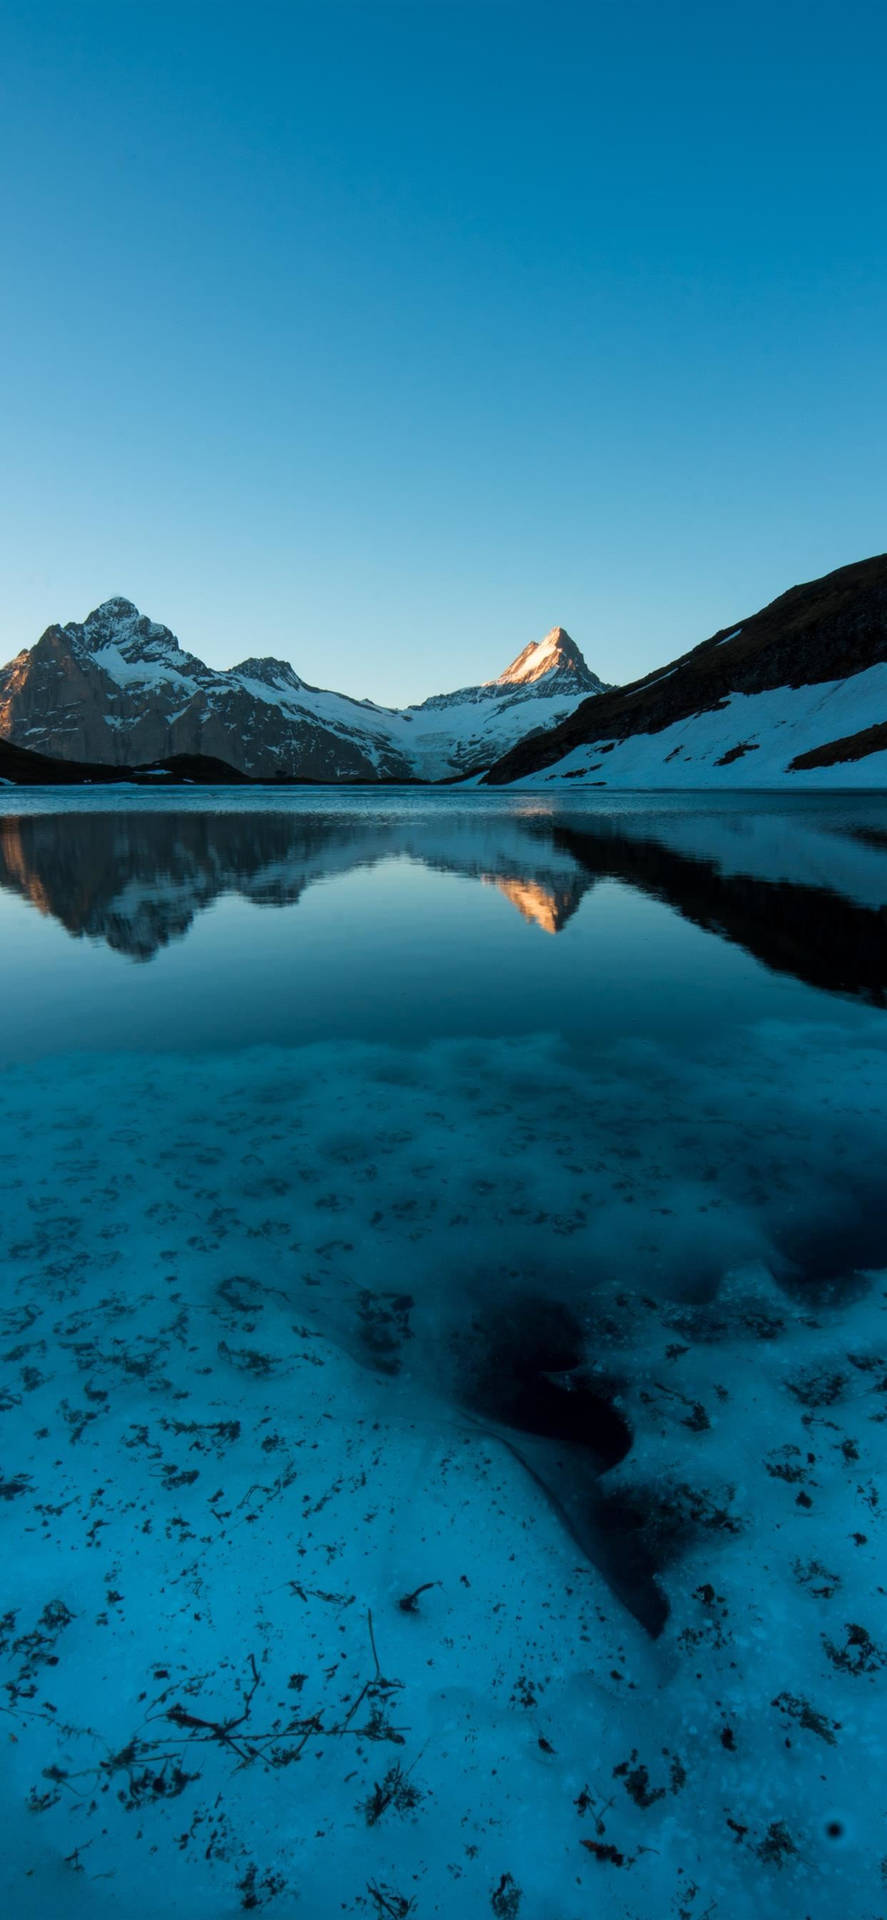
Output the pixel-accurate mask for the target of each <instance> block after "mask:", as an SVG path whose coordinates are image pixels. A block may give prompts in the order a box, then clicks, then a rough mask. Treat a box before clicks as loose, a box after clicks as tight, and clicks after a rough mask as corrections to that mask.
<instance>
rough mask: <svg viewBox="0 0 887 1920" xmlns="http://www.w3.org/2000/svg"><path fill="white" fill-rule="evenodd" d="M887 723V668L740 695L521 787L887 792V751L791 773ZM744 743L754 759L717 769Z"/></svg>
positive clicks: (604, 746)
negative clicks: (794, 763) (823, 750)
mask: <svg viewBox="0 0 887 1920" xmlns="http://www.w3.org/2000/svg"><path fill="white" fill-rule="evenodd" d="M884 719H887V663H883V662H882V663H879V664H878V665H877V666H874V667H869V668H868V669H867V670H866V672H864V673H857V674H853V675H851V676H850V677H849V678H847V679H845V680H827V681H822V682H819V683H817V684H816V685H814V686H804V687H775V688H771V689H770V690H769V691H767V692H766V693H754V694H744V693H734V694H731V695H730V697H729V699H728V700H727V702H726V703H725V705H724V706H723V707H721V708H718V709H716V710H715V711H712V712H709V713H698V714H694V715H693V716H691V718H689V719H687V720H677V721H675V722H674V724H673V725H672V726H670V727H665V728H663V729H662V731H661V732H660V733H640V734H634V735H632V736H631V737H630V738H629V739H627V740H624V741H613V740H609V741H607V740H601V741H598V740H595V741H591V742H589V743H588V744H587V745H583V746H581V747H576V748H574V749H573V750H572V752H570V753H569V754H566V755H565V756H564V758H563V759H562V760H559V761H558V762H557V763H556V764H555V765H554V766H551V767H545V768H542V769H540V771H539V772H538V773H535V774H532V775H529V776H526V777H525V778H524V779H522V780H519V781H515V782H514V785H515V786H516V787H518V788H522V787H537V786H548V785H550V784H557V783H558V782H560V781H562V780H564V779H566V780H567V781H569V783H570V785H573V786H579V785H580V783H581V782H582V781H584V780H587V781H588V782H589V783H590V784H591V783H593V784H595V785H597V786H607V787H613V788H620V789H625V788H638V789H664V788H671V787H675V788H700V787H724V788H733V789H738V788H742V789H749V788H754V787H760V788H774V787H785V788H790V789H791V790H792V791H794V792H803V791H804V790H806V789H809V788H814V789H816V788H830V787H831V788H842V787H854V788H866V787H868V788H872V787H874V788H882V787H887V752H880V753H873V754H869V755H867V756H866V758H865V759H863V760H855V761H840V762H838V763H836V764H835V765H834V766H831V767H815V768H811V769H809V770H807V771H803V772H794V773H790V772H789V771H788V767H789V762H790V761H791V760H793V759H794V758H795V756H796V755H798V754H802V753H807V752H809V751H810V750H811V749H812V748H815V747H819V746H825V745H826V744H827V743H828V742H829V741H832V740H838V739H843V738H844V737H845V736H846V735H849V734H853V733H858V732H861V731H862V730H863V729H864V728H866V727H870V726H872V725H873V724H874V723H875V722H876V721H880V720H884ZM741 744H746V745H747V746H748V747H749V749H750V751H748V752H746V753H743V754H742V755H740V756H739V757H738V758H737V759H735V760H733V761H731V762H730V763H729V764H728V765H727V766H719V765H718V764H717V763H718V761H719V760H720V759H721V758H722V756H723V755H724V754H726V753H730V752H732V750H733V748H734V747H736V746H738V745H741Z"/></svg>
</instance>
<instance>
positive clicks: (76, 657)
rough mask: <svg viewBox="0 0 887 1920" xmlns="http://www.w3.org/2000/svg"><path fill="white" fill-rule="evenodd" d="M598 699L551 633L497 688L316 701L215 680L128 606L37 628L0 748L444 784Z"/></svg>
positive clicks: (1, 692) (6, 673) (290, 678)
mask: <svg viewBox="0 0 887 1920" xmlns="http://www.w3.org/2000/svg"><path fill="white" fill-rule="evenodd" d="M601 691H603V682H602V681H600V680H599V679H598V678H597V675H596V674H594V673H592V672H591V670H590V668H589V667H588V666H587V665H586V662H585V660H584V659H583V657H582V654H581V652H580V651H579V648H578V647H577V646H576V644H575V642H574V641H572V640H571V639H570V636H569V634H567V633H566V632H565V630H564V629H563V628H562V627H555V628H553V629H552V631H551V633H549V634H547V635H546V636H545V639H544V640H543V641H541V642H538V643H532V644H531V645H530V646H529V647H526V648H524V650H523V652H522V653H520V654H519V655H518V657H517V659H516V660H515V661H513V662H512V664H511V666H510V667H508V668H506V670H505V672H504V673H503V674H502V675H500V676H499V677H498V678H497V679H495V680H491V681H486V682H483V683H480V684H479V685H477V686H473V687H463V688H461V689H459V690H457V691H456V692H454V693H449V694H439V695H434V696H432V697H431V698H430V699H429V700H426V701H424V702H422V703H421V704H418V705H416V706H412V707H407V708H404V709H395V708H388V707H381V706H377V705H375V703H374V702H373V701H370V700H355V699H352V698H351V697H350V696H348V695H347V694H340V693H333V692H328V691H326V690H324V689H322V688H318V687H314V686H311V685H309V683H308V682H307V681H305V680H303V679H302V678H301V677H300V675H299V674H298V673H297V672H296V671H295V669H294V668H293V667H292V666H291V665H290V663H289V662H288V661H286V660H280V659H275V658H273V657H270V656H269V657H262V658H259V657H256V656H250V657H249V658H247V659H244V660H242V661H241V662H240V663H239V665H237V666H235V667H231V668H228V669H226V670H224V671H220V670H218V669H216V668H213V667H208V666H206V665H205V663H204V662H203V661H202V660H199V659H198V658H197V656H196V655H195V654H192V653H188V652H186V651H185V649H184V648H183V647H182V646H180V644H179V641H178V640H177V638H176V636H175V634H173V633H172V632H171V631H170V629H169V628H168V627H164V626H161V625H158V624H157V623H156V622H155V621H153V620H150V619H149V618H148V617H147V616H146V615H144V614H141V613H140V612H139V610H138V608H137V607H135V606H134V605H133V603H132V602H131V601H129V600H124V599H121V598H117V599H112V600H107V601H105V602H104V603H103V604H102V605H101V606H100V607H97V608H96V609H95V610H94V612H92V613H91V614H89V616H88V617H87V619H86V620H85V621H83V622H82V624H81V623H78V622H76V621H72V622H70V623H69V624H68V625H66V626H52V627H48V628H47V630H46V632H45V633H44V634H43V635H42V637H41V638H40V640H38V641H37V643H36V645H35V646H33V647H31V648H27V649H25V650H24V651H23V652H22V653H20V654H18V656H17V657H16V658H15V659H14V660H12V661H11V662H10V663H9V665H8V666H6V667H5V668H3V669H2V670H0V738H3V737H5V738H6V739H7V740H8V741H10V742H11V743H12V744H13V745H14V746H16V747H21V748H27V749H29V750H31V751H32V752H37V753H42V754H48V755H50V756H54V757H58V758H61V759H64V760H69V761H70V760H77V761H81V762H86V763H89V762H95V763H99V764H104V765H112V766H119V767H132V766H136V765H144V764H146V763H155V764H156V763H158V762H160V761H161V760H162V759H163V758H165V757H168V756H182V755H190V756H194V755H199V756H203V757H207V756H208V757H210V758H214V759H216V760H219V761H224V762H227V763H228V764H229V765H230V766H233V767H234V768H235V769H236V770H237V771H238V772H240V773H242V774H247V775H249V776H250V777H251V778H253V779H275V778H280V777H283V778H304V779H315V780H372V781H376V780H412V779H417V778H418V779H427V780H447V779H454V778H459V777H464V776H465V775H468V774H471V773H472V772H476V771H479V770H481V769H482V768H484V767H487V766H489V765H490V764H491V762H492V761H494V760H496V759H498V758H499V757H500V755H501V754H502V753H503V752H504V751H506V750H507V749H508V748H509V747H511V746H513V745H514V743H515V741H516V740H518V739H520V738H522V737H524V736H525V735H526V734H527V733H528V732H533V731H538V730H539V729H540V728H543V727H546V726H550V725H552V724H556V723H557V722H558V721H560V720H562V719H564V718H565V717H566V716H567V714H569V713H570V712H571V711H572V709H573V707H575V706H576V705H577V704H578V702H579V701H580V700H582V699H584V698H587V697H588V696H589V695H595V694H597V693H599V692H601Z"/></svg>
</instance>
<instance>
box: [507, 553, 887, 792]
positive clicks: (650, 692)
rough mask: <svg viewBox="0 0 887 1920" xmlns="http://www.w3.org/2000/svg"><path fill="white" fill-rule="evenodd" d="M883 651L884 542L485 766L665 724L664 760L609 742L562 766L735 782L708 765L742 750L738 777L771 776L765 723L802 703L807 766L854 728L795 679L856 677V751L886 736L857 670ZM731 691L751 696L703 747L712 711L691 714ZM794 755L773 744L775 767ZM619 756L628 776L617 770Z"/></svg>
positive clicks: (516, 773)
mask: <svg viewBox="0 0 887 1920" xmlns="http://www.w3.org/2000/svg"><path fill="white" fill-rule="evenodd" d="M884 662H887V554H880V555H877V556H876V557H875V558H873V559H871V560H861V561H859V562H857V563H856V564H855V565H853V566H849V567H840V568H839V569H838V570H837V571H836V572H835V573H829V574H826V575H825V576H824V577H823V578H822V579H820V580H813V581H809V582H808V583H807V584H806V585H804V586H799V587H792V588H791V589H790V591H789V592H788V593H784V594H782V595H780V597H779V599H778V600H774V601H772V602H771V603H770V605H769V606H767V607H764V608H763V609H762V611H761V612H760V613H756V614H753V615H751V616H750V617H749V618H747V619H745V620H743V621H741V622H736V621H734V622H733V623H732V626H731V627H723V628H721V629H720V631H719V632H718V633H716V634H713V635H712V637H711V639H710V640H704V641H703V642H702V645H701V646H698V647H694V648H693V650H692V651H691V652H690V653H685V654H682V655H681V657H680V658H679V659H678V660H676V661H673V662H671V663H670V664H668V665H667V666H665V667H661V668H658V669H657V670H656V672H655V673H650V674H647V675H645V677H644V678H643V679H642V680H637V681H635V682H634V683H633V684H632V685H630V686H627V687H616V688H610V689H609V690H608V691H606V692H605V693H604V695H603V696H602V698H600V699H597V700H594V701H589V700H586V701H583V702H582V704H581V705H580V706H578V707H577V708H576V709H575V710H574V711H573V713H571V714H569V715H568V716H567V718H566V719H565V720H564V721H562V722H561V723H560V724H559V725H558V726H556V727H553V728H551V729H550V730H549V731H548V732H547V733H546V734H545V735H544V737H542V738H539V739H525V740H523V741H521V742H518V744H517V745H516V746H515V747H513V748H512V749H511V750H510V751H509V752H508V753H507V754H505V755H504V756H503V758H502V759H501V760H500V761H499V763H498V764H497V765H496V766H495V767H494V768H493V769H492V770H491V772H490V774H489V775H488V778H489V780H490V782H491V784H494V785H499V784H502V783H505V782H508V781H512V780H518V779H523V778H527V777H529V776H532V775H534V774H538V773H540V772H542V771H543V770H544V769H547V768H556V767H557V766H558V764H559V763H560V762H561V761H563V760H565V759H566V757H567V756H568V755H570V754H573V753H574V752H575V751H576V749H577V748H579V747H582V746H585V745H588V746H589V747H592V748H593V747H594V743H596V742H600V743H605V744H602V745H601V746H599V747H597V749H596V752H598V753H599V752H603V753H605V754H607V753H614V748H617V749H620V750H621V749H622V748H623V746H624V744H625V743H626V742H628V741H632V742H634V743H635V744H636V746H637V745H639V743H640V742H641V740H642V738H644V737H647V736H652V735H657V734H661V733H664V732H665V731H666V730H667V729H672V730H673V733H674V739H673V741H672V740H671V739H670V740H669V743H668V748H667V750H666V751H667V753H668V756H669V757H668V761H667V762H666V761H665V753H663V754H661V755H659V756H658V759H657V756H655V755H653V754H650V755H647V756H646V757H645V756H644V755H643V754H642V753H639V752H635V753H634V754H633V756H631V758H630V762H629V756H627V755H626V754H623V753H622V752H621V751H617V752H615V753H614V757H613V760H612V761H606V760H605V761H601V762H599V763H598V764H597V765H595V766H591V765H588V766H585V765H583V766H575V767H574V766H571V767H570V768H569V769H568V771H567V773H566V776H565V777H567V778H570V779H577V778H578V779H582V778H584V776H585V775H586V773H587V774H588V775H589V776H590V780H589V783H590V784H592V783H593V784H595V785H597V786H608V785H611V784H631V785H639V786H651V785H652V786H655V785H673V784H682V785H685V786H694V785H697V786H698V785H719V784H732V781H733V776H732V775H731V776H730V778H729V779H728V778H727V776H726V775H721V776H717V775H714V774H713V769H714V768H730V767H732V766H733V765H734V764H735V763H736V762H747V761H748V756H752V758H751V762H750V764H749V766H748V771H747V772H746V769H745V766H743V775H742V777H743V780H744V781H745V782H746V784H747V783H748V781H749V780H751V781H752V782H759V783H760V784H761V785H768V784H771V780H772V773H773V771H774V767H773V765H772V764H771V763H770V762H769V760H768V765H767V769H766V771H764V752H765V751H766V748H767V745H768V739H767V732H768V730H769V732H770V733H773V732H774V731H777V730H778V729H780V728H782V727H784V726H785V724H786V723H787V722H789V723H790V722H791V720H792V717H793V716H794V715H796V714H798V713H800V712H801V711H802V710H803V711H804V712H806V711H807V710H809V712H810V728H811V732H810V738H809V742H808V740H807V739H804V740H803V743H802V744H803V747H804V748H805V749H806V748H807V747H808V745H809V748H811V749H814V750H816V752H817V755H818V757H817V760H816V761H815V762H814V761H812V760H811V761H810V762H809V764H810V765H811V766H813V765H814V764H815V765H826V764H830V762H829V760H828V757H827V756H826V757H823V756H822V752H821V750H822V749H823V748H824V747H825V746H826V745H827V744H828V742H829V740H830V738H831V739H833V740H834V741H835V742H836V743H837V744H838V745H839V746H840V747H843V746H844V745H845V744H846V738H845V737H846V736H847V735H849V734H850V728H849V727H848V726H847V725H846V724H843V725H837V724H836V725H835V727H834V728H833V730H832V734H831V736H830V734H829V722H828V715H827V714H826V715H825V716H824V717H823V718H822V719H820V716H819V713H818V710H817V703H816V702H811V701H809V700H808V701H804V700H800V699H798V698H797V696H798V694H799V690H800V689H802V688H810V687H816V686H824V685H825V683H831V684H832V685H833V686H834V685H838V686H841V687H846V686H849V687H850V688H851V690H852V688H853V687H854V685H855V686H857V689H858V693H859V701H858V703H857V704H858V706H859V708H860V712H861V713H862V715H863V718H862V719H860V720H859V722H858V725H859V727H860V729H861V731H862V732H866V731H867V729H868V727H871V738H870V739H869V740H868V741H860V742H859V743H858V745H859V749H860V752H862V751H863V750H864V751H865V752H869V753H871V752H876V751H879V750H880V749H881V748H882V747H883V746H884V744H885V743H884V740H883V737H882V736H881V735H879V734H878V731H877V723H880V722H882V721H883V720H884V713H883V711H881V710H880V709H879V711H877V712H871V711H870V707H871V704H872V701H873V699H875V698H876V697H879V696H878V686H879V684H880V683H879V681H878V680H877V677H876V678H875V679H873V680H871V681H869V680H866V681H865V682H863V681H862V679H858V676H862V675H864V674H871V672H872V670H873V669H877V668H879V667H880V666H882V665H883V663H884ZM776 691H778V692H779V693H780V695H781V696H782V698H781V700H773V699H772V698H771V699H770V701H769V702H768V703H767V704H766V706H765V705H763V704H762V703H756V702H755V699H754V697H755V696H759V695H771V696H772V695H773V694H775V693H776ZM738 695H742V696H746V697H747V698H748V701H749V705H748V708H747V709H745V708H743V710H742V714H741V717H740V718H739V719H738V720H737V722H736V725H735V727H734V731H733V734H732V737H731V738H730V739H729V740H727V741H726V743H725V744H724V745H723V746H722V747H721V750H720V752H719V753H718V752H716V750H715V747H714V746H713V747H712V751H711V752H710V753H707V752H706V751H705V749H704V747H703V742H705V743H707V741H708V739H709V736H711V737H712V739H713V737H714V736H713V730H712V728H711V726H710V724H708V723H707V724H706V725H705V726H702V725H700V726H694V723H695V722H697V721H701V718H702V716H711V715H712V714H717V713H718V712H719V711H721V710H722V709H726V708H727V707H728V705H729V704H730V703H731V702H732V703H733V704H734V706H736V704H737V703H736V696H738ZM793 696H795V697H794V698H793ZM834 706H835V712H836V714H837V713H839V712H840V713H844V712H845V711H847V712H849V711H851V710H852V706H853V703H852V701H851V702H850V703H849V704H848V703H847V702H846V701H843V700H842V701H840V702H834ZM814 715H815V718H814ZM683 723H688V724H687V727H686V732H685V733H681V732H680V731H678V729H679V728H680V727H681V726H682V725H683ZM758 725H760V726H761V728H762V731H761V733H760V738H759V739H756V738H755V737H754V733H753V732H751V735H750V734H749V732H748V731H743V732H741V733H740V732H739V731H738V728H739V726H742V728H743V729H746V728H748V727H750V728H751V729H754V728H755V727H756V726H758ZM697 749H698V750H697ZM757 752H760V753H761V759H760V761H758V762H755V759H754V756H755V754H756V753H757ZM791 757H792V756H791V751H786V752H785V753H784V754H783V755H782V756H781V759H780V761H779V764H778V768H776V769H775V770H776V771H778V773H779V775H780V776H781V775H782V774H783V773H784V772H787V771H789V770H790V761H791ZM858 757H859V756H858V754H852V755H851V754H850V753H849V752H848V753H840V752H839V753H835V754H833V755H832V756H831V758H832V761H837V760H839V759H842V758H843V759H845V760H850V759H851V758H858ZM675 758H678V759H680V761H681V765H680V768H679V769H678V771H677V772H676V771H675V769H674V767H673V765H671V763H672V762H673V760H674V759H675ZM805 758H806V755H803V756H800V757H797V758H796V766H798V767H799V768H800V770H801V771H803V767H804V761H805ZM660 760H661V761H662V762H663V764H664V765H670V766H671V771H669V772H668V773H667V774H666V776H665V777H664V778H660V777H659V776H660V775H661V773H662V771H663V769H662V767H661V766H660V765H659V761H660ZM623 762H624V763H625V770H626V777H625V778H622V779H620V778H619V773H620V769H621V768H622V765H623ZM597 775H599V776H600V777H599V778H594V779H593V780H592V776H597ZM639 776H640V777H639Z"/></svg>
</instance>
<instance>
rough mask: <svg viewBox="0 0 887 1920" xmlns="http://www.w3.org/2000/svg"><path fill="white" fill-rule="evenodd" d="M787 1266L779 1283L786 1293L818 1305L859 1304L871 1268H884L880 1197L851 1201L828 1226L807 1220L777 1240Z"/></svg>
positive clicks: (885, 1224) (886, 1245)
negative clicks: (866, 1275)
mask: <svg viewBox="0 0 887 1920" xmlns="http://www.w3.org/2000/svg"><path fill="white" fill-rule="evenodd" d="M778 1246H779V1251H780V1253H781V1254H782V1255H783V1256H784V1257H785V1258H786V1259H787V1261H788V1262H789V1263H790V1264H789V1271H788V1273H783V1274H780V1276H779V1278H780V1280H781V1282H782V1285H783V1286H784V1287H785V1288H786V1291H787V1292H789V1293H791V1294H794V1295H798V1296H803V1297H804V1298H806V1299H808V1300H813V1301H815V1302H816V1303H818V1304H820V1305H823V1306H825V1305H828V1304H829V1303H830V1302H833V1303H834V1304H835V1305H838V1304H839V1303H840V1302H842V1301H847V1300H852V1299H856V1298H858V1297H859V1296H860V1295H861V1294H862V1293H864V1292H865V1291H866V1288H867V1282H866V1281H865V1279H864V1278H863V1275H864V1273H865V1271H866V1270H867V1269H869V1268H881V1267H883V1266H884V1265H885V1264H887V1221H885V1214H884V1199H883V1191H881V1192H880V1193H878V1194H877V1195H874V1194H867V1195H864V1196H863V1195H858V1196H855V1197H854V1203H853V1205H852V1207H847V1208H846V1209H844V1210H842V1211H841V1212H840V1213H838V1214H837V1215H836V1216H835V1217H833V1218H832V1219H831V1220H823V1219H821V1218H820V1219H816V1218H813V1219H810V1220H805V1221H804V1223H803V1224H799V1225H797V1226H795V1225H791V1226H789V1227H788V1228H787V1229H783V1231H782V1232H781V1233H780V1234H779V1236H778Z"/></svg>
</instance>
